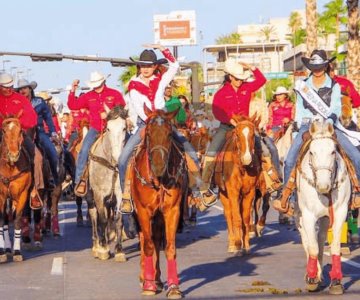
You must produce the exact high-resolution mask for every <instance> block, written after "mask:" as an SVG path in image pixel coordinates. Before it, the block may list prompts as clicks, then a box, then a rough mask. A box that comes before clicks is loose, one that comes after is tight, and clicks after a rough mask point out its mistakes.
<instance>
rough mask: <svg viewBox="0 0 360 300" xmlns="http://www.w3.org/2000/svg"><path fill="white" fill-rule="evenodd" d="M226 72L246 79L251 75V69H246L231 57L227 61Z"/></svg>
mask: <svg viewBox="0 0 360 300" xmlns="http://www.w3.org/2000/svg"><path fill="white" fill-rule="evenodd" d="M224 72H225V73H227V74H230V75H232V76H234V77H235V78H237V79H240V80H244V81H245V80H247V79H249V77H250V76H251V73H250V72H249V71H247V70H246V71H245V70H244V67H243V66H242V65H241V64H240V63H238V62H237V61H236V60H234V59H231V58H230V59H227V60H226V61H225V67H224Z"/></svg>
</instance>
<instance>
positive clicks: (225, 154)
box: [215, 116, 262, 253]
mask: <svg viewBox="0 0 360 300" xmlns="http://www.w3.org/2000/svg"><path fill="white" fill-rule="evenodd" d="M233 118H234V120H235V121H236V127H235V128H234V129H233V130H232V131H231V132H230V133H229V135H230V136H229V137H228V138H227V141H226V143H225V145H224V146H223V149H222V151H221V152H220V153H219V155H218V158H217V166H216V172H215V183H216V184H217V185H218V186H219V195H220V200H221V202H222V204H223V206H224V215H225V218H226V222H227V226H228V239H229V242H228V252H234V253H236V252H238V251H240V250H242V249H243V250H244V251H245V253H249V252H250V237H249V233H250V218H251V217H250V214H251V212H252V205H253V201H254V198H255V192H256V189H257V188H258V186H259V180H261V178H262V177H261V161H260V153H257V152H258V151H255V150H256V149H255V131H256V128H257V126H258V123H259V120H255V119H256V117H255V116H254V117H252V118H248V117H244V116H234V117H233Z"/></svg>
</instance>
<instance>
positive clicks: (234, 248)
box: [228, 245, 241, 253]
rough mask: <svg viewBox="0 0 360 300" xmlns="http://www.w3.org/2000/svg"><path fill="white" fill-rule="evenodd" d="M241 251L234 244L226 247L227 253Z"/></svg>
mask: <svg viewBox="0 0 360 300" xmlns="http://www.w3.org/2000/svg"><path fill="white" fill-rule="evenodd" d="M240 251H241V248H240V247H238V246H235V245H231V246H229V247H228V253H238V252H240Z"/></svg>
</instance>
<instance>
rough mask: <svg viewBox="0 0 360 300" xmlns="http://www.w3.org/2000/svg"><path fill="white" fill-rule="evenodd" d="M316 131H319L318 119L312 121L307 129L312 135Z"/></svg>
mask: <svg viewBox="0 0 360 300" xmlns="http://www.w3.org/2000/svg"><path fill="white" fill-rule="evenodd" d="M318 131H319V122H318V121H314V122H312V123H311V125H310V129H309V132H310V135H311V136H314V135H315V134H316V133H317V132H318Z"/></svg>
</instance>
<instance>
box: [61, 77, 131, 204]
mask: <svg viewBox="0 0 360 300" xmlns="http://www.w3.org/2000/svg"><path fill="white" fill-rule="evenodd" d="M105 81H106V78H105V76H104V75H103V74H101V73H99V72H93V73H91V75H90V81H89V82H88V85H89V86H90V88H92V90H91V91H90V92H87V93H85V94H83V95H81V96H80V97H76V96H75V92H76V89H77V87H78V86H79V83H80V81H79V80H74V81H73V83H72V88H71V91H70V94H69V97H68V103H67V104H68V107H69V109H71V110H79V109H82V108H86V109H88V111H89V120H90V128H89V132H88V133H87V135H86V137H85V139H84V142H83V144H82V147H81V150H80V152H79V155H78V159H77V166H76V172H75V194H76V195H77V196H80V197H83V196H85V195H86V192H87V179H86V178H82V176H83V173H84V170H85V166H86V163H87V160H88V156H89V151H90V148H91V146H92V145H93V144H94V142H95V140H96V138H97V136H98V134H99V133H101V132H102V131H103V130H104V129H105V127H106V112H105V105H106V106H107V107H108V108H109V109H112V108H113V107H115V106H117V105H121V106H125V100H124V98H123V96H122V94H121V93H120V92H118V91H116V90H114V89H111V88H108V87H107V86H106V84H105Z"/></svg>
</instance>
